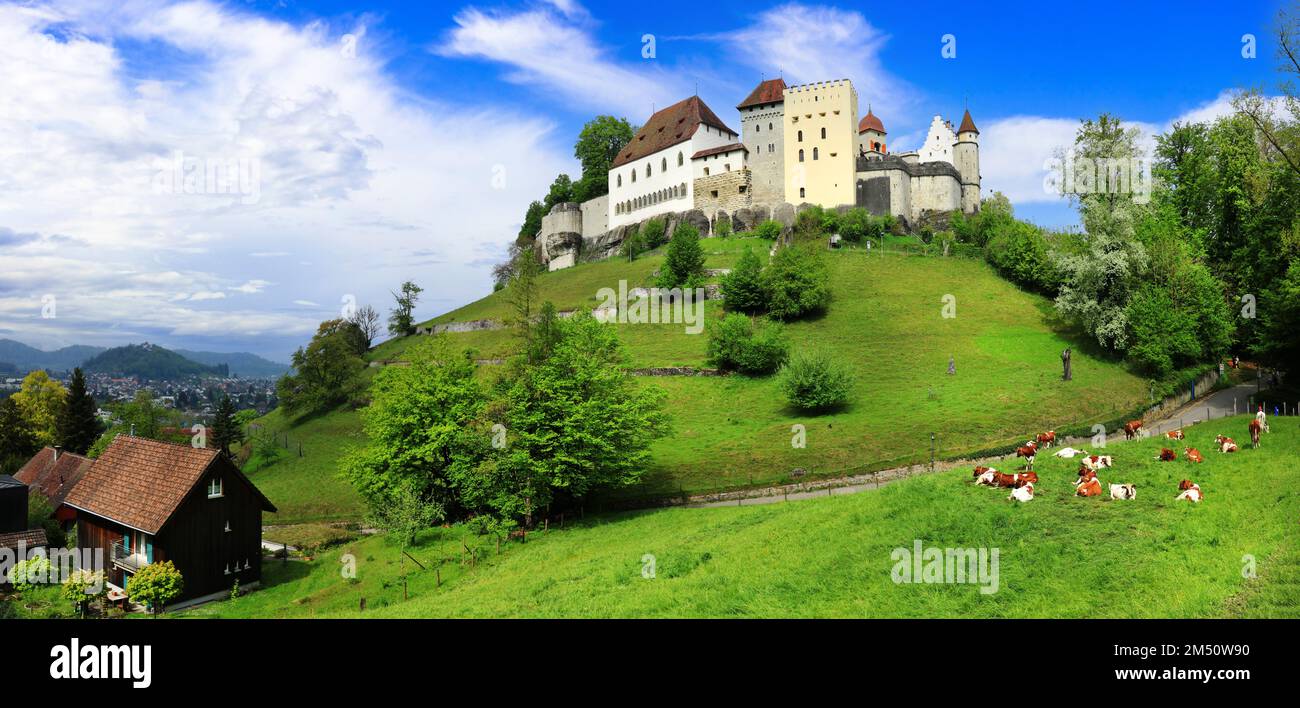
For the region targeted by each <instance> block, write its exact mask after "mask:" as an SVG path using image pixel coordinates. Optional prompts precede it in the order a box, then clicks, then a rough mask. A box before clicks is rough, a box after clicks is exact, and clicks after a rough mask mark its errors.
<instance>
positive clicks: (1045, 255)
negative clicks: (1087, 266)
mask: <svg viewBox="0 0 1300 708" xmlns="http://www.w3.org/2000/svg"><path fill="white" fill-rule="evenodd" d="M984 253H985V257H986V258H987V259H988V262H989V264H990V265H992V266H993V267H994V268H996V269H997V270H998V272H999V273H1001V274H1002V276H1003V277H1005V278H1007V279H1009V280H1011V281H1013V282H1015V283H1018V284H1019V285H1021V286H1023V287H1026V288H1030V289H1033V290H1038V291H1040V292H1043V293H1046V294H1048V295H1054V294H1056V292H1057V291H1058V290H1059V289H1060V287H1061V276H1060V274H1059V273H1058V272H1057V269H1056V266H1055V264H1054V263H1053V261H1052V257H1051V253H1050V252H1049V249H1048V245H1047V239H1046V238H1045V237H1044V236H1043V232H1042V230H1041V229H1039V228H1038V227H1037V226H1034V225H1033V224H1027V223H1025V222H1023V221H1009V222H1006V223H1003V224H1000V225H999V226H998V227H997V229H996V230H995V231H994V232H993V233H992V234H991V235H990V237H989V241H988V245H987V246H985V250H984Z"/></svg>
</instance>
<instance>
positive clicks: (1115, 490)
mask: <svg viewBox="0 0 1300 708" xmlns="http://www.w3.org/2000/svg"><path fill="white" fill-rule="evenodd" d="M1137 496H1138V493H1137V487H1136V486H1134V485H1132V484H1112V485H1110V498H1111V499H1112V500H1114V499H1137Z"/></svg>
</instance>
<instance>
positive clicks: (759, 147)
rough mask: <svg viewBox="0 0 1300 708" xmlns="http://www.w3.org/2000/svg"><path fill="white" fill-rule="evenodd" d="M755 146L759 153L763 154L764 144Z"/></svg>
mask: <svg viewBox="0 0 1300 708" xmlns="http://www.w3.org/2000/svg"><path fill="white" fill-rule="evenodd" d="M755 147H756V148H757V152H758V154H759V155H762V154H763V146H762V145H757V146H755Z"/></svg>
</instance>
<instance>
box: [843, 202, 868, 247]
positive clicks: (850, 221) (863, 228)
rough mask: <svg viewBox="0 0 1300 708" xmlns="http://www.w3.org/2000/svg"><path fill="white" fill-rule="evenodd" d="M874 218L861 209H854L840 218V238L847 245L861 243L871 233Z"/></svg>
mask: <svg viewBox="0 0 1300 708" xmlns="http://www.w3.org/2000/svg"><path fill="white" fill-rule="evenodd" d="M874 222H875V217H873V216H872V215H871V212H869V211H867V210H866V209H863V208H861V207H854V208H852V209H850V210H848V211H847V212H845V213H844V215H843V216H841V217H840V236H841V237H843V238H844V240H845V241H848V242H849V243H861V242H862V239H864V238H867V235H868V234H869V233H871V231H872V226H873V225H874Z"/></svg>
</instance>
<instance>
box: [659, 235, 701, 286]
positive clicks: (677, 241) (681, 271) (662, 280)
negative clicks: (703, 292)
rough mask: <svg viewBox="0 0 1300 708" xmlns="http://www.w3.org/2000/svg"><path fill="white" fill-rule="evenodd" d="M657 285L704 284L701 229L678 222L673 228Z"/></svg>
mask: <svg viewBox="0 0 1300 708" xmlns="http://www.w3.org/2000/svg"><path fill="white" fill-rule="evenodd" d="M656 285H658V286H659V287H660V288H662V289H665V290H667V289H671V288H681V289H683V290H687V289H694V288H699V287H703V286H704V249H703V248H701V247H700V232H699V229H696V228H695V227H694V226H691V225H690V224H678V225H677V228H675V229H673V238H672V240H671V241H669V242H668V254H667V256H665V257H664V264H663V266H662V267H661V268H660V269H659V279H658V281H657V282H656Z"/></svg>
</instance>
